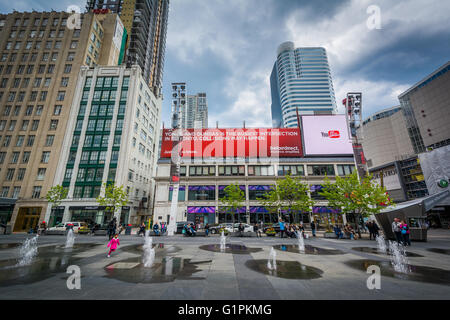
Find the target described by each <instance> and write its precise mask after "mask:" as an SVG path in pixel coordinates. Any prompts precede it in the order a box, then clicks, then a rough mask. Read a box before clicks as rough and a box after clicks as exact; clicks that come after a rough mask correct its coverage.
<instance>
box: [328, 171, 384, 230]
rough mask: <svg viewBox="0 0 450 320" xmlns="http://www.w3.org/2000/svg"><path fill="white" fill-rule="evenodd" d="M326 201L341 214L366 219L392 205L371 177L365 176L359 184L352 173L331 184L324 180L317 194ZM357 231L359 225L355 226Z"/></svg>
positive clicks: (355, 175) (382, 188) (356, 176)
mask: <svg viewBox="0 0 450 320" xmlns="http://www.w3.org/2000/svg"><path fill="white" fill-rule="evenodd" d="M319 194H320V195H322V196H324V197H325V198H326V199H327V200H328V205H329V206H330V207H333V208H337V209H340V210H341V214H347V213H349V214H354V215H356V216H357V218H358V219H359V216H362V217H368V216H370V215H371V214H377V213H379V212H380V211H381V210H382V209H383V208H385V207H386V206H388V205H391V204H392V201H391V199H390V198H389V195H388V194H387V192H386V189H385V188H384V187H381V186H380V185H379V184H377V183H375V182H374V181H373V180H372V176H366V177H364V178H363V180H362V181H361V182H360V181H359V179H358V174H357V172H356V171H354V172H353V173H352V174H350V175H347V176H345V177H339V176H337V177H336V181H335V182H334V183H332V182H331V181H330V180H329V179H328V178H325V183H324V184H323V189H322V191H321V192H320V193H319ZM357 228H358V231H359V224H357Z"/></svg>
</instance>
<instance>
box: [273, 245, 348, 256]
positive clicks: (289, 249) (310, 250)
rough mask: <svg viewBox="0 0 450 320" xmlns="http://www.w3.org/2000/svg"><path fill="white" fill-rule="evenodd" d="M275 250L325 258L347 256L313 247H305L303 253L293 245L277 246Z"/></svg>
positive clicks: (331, 250) (340, 252)
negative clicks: (338, 255) (328, 256)
mask: <svg viewBox="0 0 450 320" xmlns="http://www.w3.org/2000/svg"><path fill="white" fill-rule="evenodd" d="M274 249H276V250H280V251H287V252H294V253H300V254H314V255H324V256H327V255H337V254H345V252H343V251H341V250H333V249H324V248H318V247H313V246H310V245H305V250H304V251H301V250H300V248H299V246H298V245H292V244H283V245H276V246H274Z"/></svg>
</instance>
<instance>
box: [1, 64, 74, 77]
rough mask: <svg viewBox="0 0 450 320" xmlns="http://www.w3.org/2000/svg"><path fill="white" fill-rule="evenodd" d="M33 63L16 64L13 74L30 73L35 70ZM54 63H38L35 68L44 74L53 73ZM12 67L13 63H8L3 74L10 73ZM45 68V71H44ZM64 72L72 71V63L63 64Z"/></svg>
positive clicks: (38, 72)
mask: <svg viewBox="0 0 450 320" xmlns="http://www.w3.org/2000/svg"><path fill="white" fill-rule="evenodd" d="M34 67H35V65H34V64H30V65H24V64H21V65H18V66H17V69H16V72H15V74H32V73H33V72H34V71H35V70H34ZM55 67H56V66H55V65H54V64H49V65H45V64H40V65H39V66H38V68H37V70H36V73H37V74H44V73H48V74H53V73H54V71H55ZM12 69H13V65H8V66H7V67H6V68H5V73H4V74H5V75H7V74H11V73H12ZM2 70H3V66H2V67H1V68H0V71H2ZM46 70H47V71H46ZM63 72H64V73H67V74H68V73H71V72H72V65H71V64H66V65H64V70H63Z"/></svg>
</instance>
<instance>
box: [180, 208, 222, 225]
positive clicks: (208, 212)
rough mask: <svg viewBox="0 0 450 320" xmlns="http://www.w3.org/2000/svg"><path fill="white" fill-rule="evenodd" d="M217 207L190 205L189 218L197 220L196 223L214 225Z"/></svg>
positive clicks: (188, 209)
mask: <svg viewBox="0 0 450 320" xmlns="http://www.w3.org/2000/svg"><path fill="white" fill-rule="evenodd" d="M215 216H216V208H215V207H188V208H187V220H188V221H191V222H195V224H196V225H198V224H200V225H201V226H205V225H206V224H209V225H212V224H214V223H215V221H216V220H215Z"/></svg>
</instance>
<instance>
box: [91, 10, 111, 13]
mask: <svg viewBox="0 0 450 320" xmlns="http://www.w3.org/2000/svg"><path fill="white" fill-rule="evenodd" d="M92 12H93V13H94V14H107V13H109V9H94V10H92Z"/></svg>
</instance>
